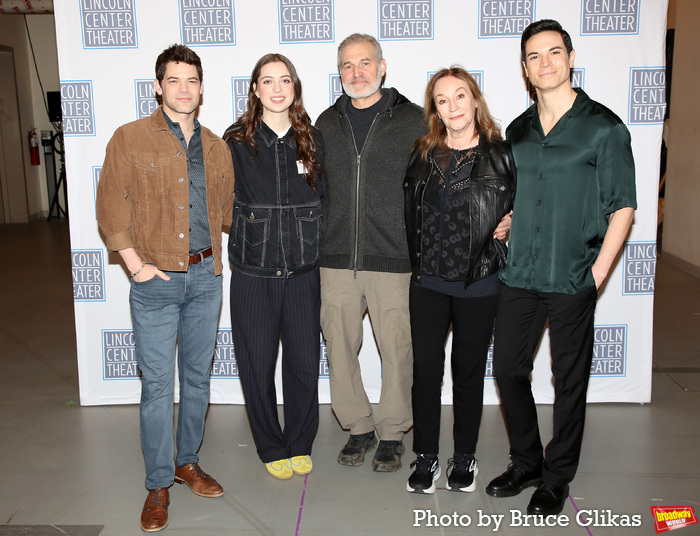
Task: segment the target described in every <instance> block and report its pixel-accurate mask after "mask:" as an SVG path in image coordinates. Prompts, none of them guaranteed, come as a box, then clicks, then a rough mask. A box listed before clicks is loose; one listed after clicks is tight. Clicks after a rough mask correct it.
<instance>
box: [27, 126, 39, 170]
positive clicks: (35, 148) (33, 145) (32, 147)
mask: <svg viewBox="0 0 700 536" xmlns="http://www.w3.org/2000/svg"><path fill="white" fill-rule="evenodd" d="M29 159H30V161H31V163H32V166H38V165H39V164H40V163H41V161H40V160H39V136H38V135H37V133H36V129H35V128H33V129H31V130H30V131H29Z"/></svg>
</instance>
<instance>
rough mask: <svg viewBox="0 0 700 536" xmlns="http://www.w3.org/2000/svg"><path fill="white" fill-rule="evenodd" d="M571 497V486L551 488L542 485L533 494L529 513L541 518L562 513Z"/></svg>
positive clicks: (528, 509) (547, 485) (528, 507)
mask: <svg viewBox="0 0 700 536" xmlns="http://www.w3.org/2000/svg"><path fill="white" fill-rule="evenodd" d="M568 496H569V486H567V485H564V486H551V485H549V484H544V483H542V484H540V486H539V487H538V488H537V489H536V490H535V493H533V494H532V499H530V504H528V505H527V513H528V514H534V515H541V516H551V515H556V514H559V513H561V511H562V510H563V509H564V503H565V502H566V498H567V497H568Z"/></svg>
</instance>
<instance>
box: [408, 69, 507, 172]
mask: <svg viewBox="0 0 700 536" xmlns="http://www.w3.org/2000/svg"><path fill="white" fill-rule="evenodd" d="M448 76H453V77H454V78H458V79H459V80H462V81H463V82H464V83H465V85H466V86H467V88H468V89H469V91H471V94H472V97H473V98H474V102H476V112H475V117H474V127H475V128H476V131H477V132H478V133H479V135H480V136H483V137H485V138H486V140H487V141H494V140H501V139H502V137H501V128H500V127H499V126H498V124H497V123H496V121H495V120H494V119H493V117H492V116H491V112H489V107H488V105H487V104H486V100H485V99H484V95H483V93H481V90H480V89H479V84H477V83H476V80H474V77H473V76H472V75H470V74H469V73H468V72H467V71H465V70H464V69H462V68H461V67H458V66H456V65H453V66H452V67H450V68H449V69H440V70H439V71H438V72H436V73H435V74H434V75H433V77H432V78H431V79H430V81H429V82H428V86H427V87H426V88H425V104H424V106H423V118H424V119H425V123H426V124H427V125H428V127H429V128H430V130H429V131H428V133H427V134H426V135H425V136H423V137H422V138H418V139H417V140H416V143H415V145H414V148H415V149H418V150H420V152H421V156H422V157H423V158H424V159H425V158H427V157H428V153H429V152H430V151H431V150H432V149H434V148H435V147H438V146H439V147H441V148H442V149H443V150H445V151H447V150H448V148H447V145H446V144H445V140H446V139H447V129H446V128H445V124H444V123H443V122H442V121H441V120H440V117H439V116H438V111H437V105H436V104H435V99H434V98H433V92H434V91H435V85H436V84H437V83H438V81H439V80H441V79H443V78H447V77H448Z"/></svg>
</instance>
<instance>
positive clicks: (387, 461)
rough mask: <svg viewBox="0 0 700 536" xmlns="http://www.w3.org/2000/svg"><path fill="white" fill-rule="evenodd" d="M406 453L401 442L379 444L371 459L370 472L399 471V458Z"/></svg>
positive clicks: (382, 441) (382, 442) (381, 442)
mask: <svg viewBox="0 0 700 536" xmlns="http://www.w3.org/2000/svg"><path fill="white" fill-rule="evenodd" d="M404 452H406V448H405V447H404V446H403V441H384V440H381V441H380V442H379V446H378V447H377V452H375V453H374V458H373V459H372V471H376V472H378V473H391V472H392V471H398V470H399V469H401V456H402V454H403V453H404Z"/></svg>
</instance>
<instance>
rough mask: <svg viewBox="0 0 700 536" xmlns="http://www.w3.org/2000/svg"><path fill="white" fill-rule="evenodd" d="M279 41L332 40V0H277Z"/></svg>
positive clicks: (310, 41) (309, 41) (308, 41)
mask: <svg viewBox="0 0 700 536" xmlns="http://www.w3.org/2000/svg"><path fill="white" fill-rule="evenodd" d="M278 11H279V24H280V43H312V42H319V43H324V42H325V43H327V42H329V41H333V39H334V37H333V0H278Z"/></svg>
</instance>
